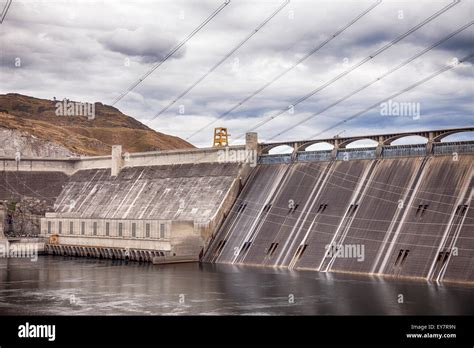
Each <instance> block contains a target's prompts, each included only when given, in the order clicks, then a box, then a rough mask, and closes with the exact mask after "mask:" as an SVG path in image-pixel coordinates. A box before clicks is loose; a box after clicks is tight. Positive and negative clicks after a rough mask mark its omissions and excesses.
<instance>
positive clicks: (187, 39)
mask: <svg viewBox="0 0 474 348" xmlns="http://www.w3.org/2000/svg"><path fill="white" fill-rule="evenodd" d="M229 3H230V0H225V1H224V3H223V4H221V5H220V6H219V7H218V8H217V9H216V10H215V11H214V12H213V13H211V15H209V17H207V18H206V19H205V20H204V21H203V22H202V23H201V24H199V25H198V26H197V27H196V28H195V29H194V30H193V31H192V32H191V33H190V34H188V36H186V38H185V39H184V40H183V41H181V42H180V43H179V44H178V45H177V46H175V47H174V48H173V49H172V50H171V51H170V52H168V54H167V55H166V56H165V57H164V58H162V59H161V61H159V62H158V63H156V64H155V65H154V66H153V67H152V68H151V69H150V70H148V71H147V72H146V73H145V74H144V75H143V76H142V77H141V78H139V79H138V80H137V81H135V82H134V83H133V84H132V85H131V86H130V87H128V88H127V89H126V90H125V91H124V92H122V94H120V95H119V96H118V97H117V98H115V100H114V101H113V103H112V105H115V104H117V103H118V102H119V101H120V100H121V99H122V98H123V97H125V96H126V95H127V94H128V93H129V92H130V91H131V90H133V89H134V88H135V87H137V86H138V85H139V84H140V83H142V82H143V80H145V79H146V78H147V77H148V76H150V75H151V74H152V73H153V72H154V71H155V70H156V69H157V68H158V67H160V66H161V65H162V64H163V63H164V62H165V61H166V60H168V58H170V57H171V56H172V55H173V54H174V53H176V51H178V50H179V49H180V48H181V47H182V46H183V45H184V44H185V43H186V42H188V41H189V40H190V39H191V38H192V37H193V36H194V35H195V34H196V33H197V32H199V31H200V30H201V29H202V28H203V27H204V26H205V25H206V24H207V23H209V22H210V21H211V20H212V19H213V18H214V17H215V16H217V14H218V13H219V12H221V11H222V10H223V9H224V7H226V6H227V5H228V4H229Z"/></svg>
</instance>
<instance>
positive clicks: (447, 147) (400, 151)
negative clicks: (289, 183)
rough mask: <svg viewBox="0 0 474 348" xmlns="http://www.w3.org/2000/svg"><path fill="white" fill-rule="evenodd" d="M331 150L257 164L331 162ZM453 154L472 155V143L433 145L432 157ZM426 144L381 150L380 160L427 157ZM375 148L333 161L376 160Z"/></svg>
mask: <svg viewBox="0 0 474 348" xmlns="http://www.w3.org/2000/svg"><path fill="white" fill-rule="evenodd" d="M333 152H334V151H333V150H322V151H298V152H297V153H296V154H295V156H293V155H292V154H274V155H268V154H264V155H260V156H259V163H261V164H272V163H290V162H292V161H293V160H296V161H297V162H318V161H331V160H334V158H333ZM454 153H474V141H462V142H449V143H434V144H433V152H432V154H433V155H452V154H454ZM427 155H428V152H427V147H426V144H411V145H390V146H383V147H382V148H381V153H380V158H397V157H419V156H427ZM376 158H377V148H375V147H365V148H352V149H339V150H338V151H337V154H336V158H335V160H337V161H348V160H356V159H376Z"/></svg>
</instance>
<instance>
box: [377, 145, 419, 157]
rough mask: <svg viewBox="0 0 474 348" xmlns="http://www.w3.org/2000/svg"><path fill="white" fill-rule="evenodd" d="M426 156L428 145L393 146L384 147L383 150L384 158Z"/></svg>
mask: <svg viewBox="0 0 474 348" xmlns="http://www.w3.org/2000/svg"><path fill="white" fill-rule="evenodd" d="M412 156H426V145H425V144H419V145H393V146H384V147H383V149H382V157H385V158H387V157H412Z"/></svg>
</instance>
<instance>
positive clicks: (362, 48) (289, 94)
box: [0, 0, 474, 146]
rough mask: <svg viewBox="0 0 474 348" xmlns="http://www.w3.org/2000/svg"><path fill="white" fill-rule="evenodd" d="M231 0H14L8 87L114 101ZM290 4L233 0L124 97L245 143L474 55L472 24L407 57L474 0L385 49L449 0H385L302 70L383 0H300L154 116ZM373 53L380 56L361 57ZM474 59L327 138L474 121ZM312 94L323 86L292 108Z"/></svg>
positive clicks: (173, 129)
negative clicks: (246, 136) (400, 109)
mask: <svg viewBox="0 0 474 348" xmlns="http://www.w3.org/2000/svg"><path fill="white" fill-rule="evenodd" d="M223 2H224V0H222V1H221V0H212V1H191V0H189V1H184V0H178V1H176V0H155V1H139V0H125V1H120V2H118V1H113V0H110V1H109V0H105V1H104V0H102V1H100V0H97V1H87V0H86V1H71V0H67V1H61V0H58V1H49V0H47V1H26V0H23V1H19V0H13V2H12V4H11V6H10V9H9V11H8V13H7V15H6V17H5V19H4V21H3V23H2V24H0V46H1V48H0V93H2V94H3V93H11V92H16V93H21V94H26V95H30V96H35V97H39V98H48V99H52V98H53V97H56V98H61V99H62V98H64V97H67V98H69V99H72V100H78V101H84V102H95V101H100V102H103V103H105V104H112V103H113V101H114V100H115V99H116V98H117V97H118V96H119V95H120V94H121V93H122V92H123V91H125V90H127V88H129V87H130V86H131V85H132V84H133V83H134V82H135V81H136V80H137V79H139V78H140V77H141V76H143V75H144V74H145V73H147V72H148V71H150V69H151V68H152V67H153V66H154V65H155V64H156V63H158V62H160V61H161V60H162V59H163V58H164V57H165V56H166V55H167V54H168V52H170V51H171V50H172V49H173V47H175V46H176V45H178V44H179V43H180V42H181V41H182V40H183V39H184V38H185V37H186V36H187V35H188V34H189V33H191V32H192V31H193V30H194V29H195V28H196V27H197V26H198V25H199V24H200V23H202V22H203V21H204V20H205V19H206V18H207V17H208V16H209V15H210V14H211V13H212V12H214V11H215V10H216V8H218V7H219V6H220V5H221V4H222V3H223ZM284 2H285V1H284V0H264V1H256V0H253V1H249V0H232V1H231V2H230V3H229V4H228V5H227V6H225V7H224V8H223V9H222V10H221V11H220V12H219V14H218V15H217V16H216V17H214V18H213V19H212V20H211V21H210V22H209V23H208V24H207V25H206V26H205V27H204V28H203V29H201V30H200V31H199V32H198V33H197V34H196V35H194V36H193V37H192V38H191V39H190V40H189V41H187V42H186V44H185V45H184V46H183V47H182V48H181V49H179V50H178V51H177V52H176V53H175V54H174V55H173V56H171V57H170V58H169V59H167V60H166V61H165V62H164V63H163V64H162V65H161V66H160V67H159V68H157V69H156V70H155V71H154V72H153V73H151V74H150V75H149V76H148V77H147V78H146V79H145V80H143V82H142V83H140V84H139V85H138V86H137V87H136V88H134V89H133V90H132V91H130V93H128V94H127V95H126V96H125V97H124V98H122V99H121V100H120V101H119V102H117V103H116V104H115V106H116V107H118V108H119V109H120V110H121V111H122V112H124V113H126V114H127V115H130V116H133V117H135V118H136V119H138V120H139V121H141V122H143V123H145V124H147V125H149V126H150V127H152V128H154V129H155V130H157V131H160V132H164V133H168V134H173V135H177V136H180V137H182V138H183V139H187V140H188V141H190V142H191V143H193V144H195V145H197V146H210V144H211V139H212V130H213V127H215V126H223V127H227V128H229V131H230V133H231V135H232V137H231V139H232V138H233V139H234V140H233V141H234V143H239V142H241V139H239V135H241V134H243V133H244V132H245V131H248V130H251V129H253V128H254V126H255V125H257V124H259V123H260V122H262V121H265V120H269V119H271V118H273V119H272V120H271V121H269V122H266V123H264V124H263V125H262V126H261V127H259V128H258V129H257V132H258V133H259V138H260V139H261V140H268V139H272V140H274V141H278V140H287V139H297V138H300V139H301V138H305V139H306V138H310V137H311V136H313V135H315V134H318V133H320V132H321V131H322V130H324V129H327V128H331V126H332V125H334V124H337V123H338V122H340V121H341V120H344V119H345V118H348V117H350V116H352V115H354V114H356V113H358V112H360V111H362V110H364V109H366V108H368V107H369V106H371V105H374V104H377V103H379V102H380V101H382V100H384V99H385V98H387V97H389V96H390V95H392V94H394V93H397V92H399V91H401V90H403V89H405V88H406V87H409V86H411V85H413V84H415V83H416V82H418V81H419V80H421V79H423V78H425V77H427V76H429V75H431V74H433V73H434V72H436V71H438V70H439V69H441V68H442V67H443V66H445V65H447V64H453V62H456V59H458V60H459V59H461V58H463V57H465V56H467V55H469V54H470V53H473V52H474V44H473V43H474V35H473V34H474V32H473V31H474V25H471V26H469V27H467V28H465V29H464V30H463V31H461V32H459V33H458V34H456V35H454V36H452V37H451V38H450V39H447V40H446V41H444V42H443V43H441V44H440V45H438V46H437V47H435V48H433V49H431V50H429V51H427V52H426V53H424V54H422V55H421V56H419V57H418V58H416V59H415V60H413V61H411V62H409V63H406V62H407V61H408V60H409V59H410V58H411V57H414V56H415V55H417V54H419V53H420V52H422V51H423V50H425V49H426V48H428V47H430V46H432V45H433V44H435V43H437V42H439V41H441V40H443V39H445V38H447V37H448V36H450V35H451V34H452V33H453V32H455V31H457V30H458V29H459V28H461V27H463V26H465V25H466V24H469V22H470V21H472V18H474V12H473V11H474V5H473V4H474V2H473V1H468V0H464V1H461V2H460V3H459V4H457V5H455V6H453V7H451V8H450V9H448V10H447V11H446V12H444V13H442V14H440V15H439V16H438V17H436V18H434V19H433V20H432V21H430V22H429V23H427V24H426V25H424V26H422V27H421V28H420V29H418V30H416V31H414V32H413V33H411V34H410V35H408V36H407V37H405V38H404V39H402V40H401V41H399V42H397V43H396V44H395V45H393V46H390V47H388V48H387V49H384V50H383V51H382V52H380V53H378V54H377V52H378V51H379V50H380V48H382V47H384V46H385V45H387V44H388V43H390V42H392V40H394V39H396V38H397V37H399V36H400V35H402V34H404V33H406V32H407V31H409V30H410V29H411V28H413V27H414V26H416V25H417V24H419V23H421V22H422V21H424V20H425V19H427V18H428V17H430V16H432V15H433V14H434V13H437V12H438V11H440V10H441V9H443V8H445V7H447V6H448V5H449V4H451V3H452V1H450V0H442V1H441V0H439V1H438V0H430V1H416V2H415V1H408V0H407V1H390V0H385V1H382V2H381V3H380V4H379V5H377V6H375V7H374V8H373V9H372V10H371V11H369V12H368V13H366V14H365V15H363V16H362V17H361V18H360V19H358V20H357V21H356V22H355V23H354V24H353V25H351V26H350V27H349V28H347V29H346V30H344V31H343V32H342V33H340V34H339V35H337V36H336V37H334V38H333V39H331V40H330V41H329V42H328V43H327V44H326V45H324V46H323V47H322V48H321V49H319V50H318V51H317V52H315V53H314V54H312V55H311V56H309V57H308V58H307V59H304V60H303V61H302V62H301V63H300V64H298V65H296V66H295V67H294V68H293V69H291V68H292V67H293V66H294V65H295V64H296V62H297V61H298V60H300V59H301V58H303V57H305V56H306V55H307V54H308V52H310V51H311V50H313V49H314V48H316V47H318V46H320V45H321V43H323V42H325V41H326V40H327V39H328V38H331V37H332V36H333V35H334V34H336V33H337V32H338V31H339V30H340V29H341V28H343V27H345V26H347V24H348V23H350V22H351V21H353V20H354V19H355V18H357V17H358V16H359V15H360V14H361V13H363V12H365V11H366V10H367V9H368V8H370V7H371V6H372V5H373V4H374V3H375V1H374V0H359V1H349V0H336V1H335V0H331V1H307V0H292V1H291V2H290V3H289V4H288V5H286V6H285V7H284V8H283V9H282V10H281V11H280V12H279V13H278V14H277V15H276V16H275V17H274V18H273V19H271V20H270V21H269V22H268V23H267V24H266V25H265V26H263V27H262V28H261V29H260V30H259V31H258V32H257V33H255V35H253V36H252V38H251V39H250V40H248V41H247V42H246V43H245V44H244V45H243V46H242V47H241V48H239V49H238V50H237V51H236V52H235V53H234V54H232V55H231V56H229V57H228V58H227V59H226V60H225V61H224V62H223V63H222V64H221V65H219V66H218V67H217V68H216V69H215V70H214V71H213V72H212V73H211V74H209V75H208V76H207V77H206V78H205V79H204V80H203V81H202V82H200V83H199V84H197V85H196V87H195V88H194V89H192V90H191V91H190V92H189V93H187V94H186V95H185V96H184V97H183V98H181V99H180V100H178V101H177V102H176V103H175V104H174V105H173V106H172V107H170V108H169V109H168V110H167V111H166V112H165V113H163V114H161V115H160V116H159V117H155V115H156V114H157V113H158V112H159V111H160V110H161V109H162V108H163V107H164V106H166V105H167V104H168V103H169V102H170V101H172V100H173V99H174V98H175V97H176V96H177V95H179V94H180V93H181V92H183V91H184V90H185V89H186V88H187V87H189V86H190V85H191V84H193V83H194V82H195V81H196V80H197V79H199V78H200V77H202V76H203V75H204V74H206V72H207V71H208V70H209V69H210V68H212V67H213V66H214V65H215V64H216V63H217V62H218V61H220V60H221V59H222V58H223V57H225V56H226V55H227V54H228V53H229V52H230V51H231V50H232V49H234V48H235V47H236V46H237V45H238V44H239V43H240V42H241V41H242V40H243V39H245V38H246V37H247V36H248V35H250V33H252V32H253V31H254V30H255V29H256V28H257V27H258V26H259V25H260V24H261V23H262V22H263V21H264V20H265V19H266V18H268V17H269V16H270V15H271V14H272V13H273V12H274V11H275V10H276V9H277V8H278V7H279V6H280V5H281V4H282V3H284ZM6 3H7V0H0V7H1V8H2V9H3V6H4V4H6ZM0 10H1V9H0ZM0 13H1V12H0ZM370 56H373V58H372V59H368V60H367V62H365V63H363V64H361V65H360V66H357V65H358V64H359V62H361V61H363V60H364V59H366V58H367V57H370ZM473 63H474V58H472V59H471V61H468V62H465V63H461V64H457V65H456V67H455V68H454V69H451V70H449V71H447V72H444V73H442V74H441V75H439V76H437V77H435V78H433V79H431V80H430V81H428V82H426V83H425V84H422V85H420V86H418V87H416V88H414V89H412V90H410V91H409V92H407V93H405V94H402V95H400V96H398V97H396V98H394V99H393V102H394V103H395V104H396V103H414V104H410V105H412V106H413V107H414V108H413V109H412V110H411V111H410V110H409V111H410V114H408V115H405V116H396V110H395V109H390V110H391V111H390V112H391V114H388V115H387V114H384V113H383V112H381V110H382V109H381V107H380V106H378V107H376V108H374V109H372V110H371V111H369V112H367V113H364V114H363V115H361V116H360V117H358V118H356V119H354V120H351V121H348V122H346V123H345V124H343V125H341V126H338V127H335V128H331V129H330V130H328V131H327V132H325V133H322V134H321V135H319V137H332V136H334V135H336V134H338V133H341V132H344V131H345V132H344V133H342V134H344V135H355V134H363V133H377V132H392V131H398V130H400V131H402V130H406V131H411V130H415V129H432V128H443V127H460V126H472V125H474V115H473V110H474V105H473V104H474V103H473V99H474V98H473V92H474V84H473V81H474V72H473V68H472V64H473ZM400 64H403V66H402V67H401V68H399V69H397V70H396V71H394V72H393V73H391V74H389V75H387V76H385V77H383V78H382V79H380V80H378V81H376V82H375V83H373V84H372V85H370V86H369V87H367V88H365V89H363V90H362V91H360V92H359V93H357V94H355V95H353V96H351V97H350V98H348V99H347V100H344V101H343V102H340V103H339V104H337V105H335V106H334V107H332V108H329V109H327V110H326V111H325V112H323V113H321V114H319V115H317V116H315V117H313V118H310V119H309V120H308V121H306V122H303V123H302V122H301V121H302V120H305V119H307V118H308V116H310V115H312V114H314V113H317V112H318V111H320V110H323V109H325V108H327V106H329V105H331V104H333V103H334V102H335V101H337V100H338V99H340V98H341V97H343V96H345V95H349V94H350V93H352V92H354V91H356V90H357V89H358V88H360V87H362V86H364V85H366V84H368V83H369V82H371V81H374V80H376V79H377V78H378V77H380V76H383V75H384V74H385V73H386V72H388V71H390V70H391V69H393V68H394V67H396V66H398V65H400ZM355 66H356V68H354V67H355ZM290 69H291V70H290ZM351 69H352V70H351ZM348 70H351V71H350V72H349V73H347V74H345V75H344V76H343V77H341V78H339V79H337V80H335V77H337V76H339V75H340V74H343V73H344V72H346V71H348ZM285 71H288V72H287V73H286V74H283V76H282V77H281V78H279V79H277V80H276V81H275V82H274V83H272V84H271V85H269V86H268V87H267V88H265V89H264V90H263V91H261V92H260V93H258V94H257V95H255V96H254V97H253V98H251V99H249V100H247V101H246V102H244V103H242V105H240V106H239V107H237V108H235V110H233V111H232V112H230V113H229V114H227V115H226V116H225V117H222V118H220V119H218V120H217V121H216V119H217V118H219V117H220V115H222V114H223V113H225V112H226V111H227V110H229V109H231V108H233V107H234V106H236V104H238V103H239V102H240V101H241V100H243V99H244V98H246V97H248V96H249V95H251V94H252V93H253V92H255V91H256V90H258V89H259V88H261V87H262V86H264V85H265V84H266V83H268V82H269V81H272V80H274V79H275V77H276V76H278V75H280V74H282V73H283V72H285ZM332 80H335V81H334V82H332V83H329V84H328V82H331V81H332ZM320 87H324V88H320ZM318 89H319V90H318ZM311 91H317V92H316V93H315V94H314V95H312V96H310V97H308V98H307V99H305V100H304V101H301V102H300V103H298V104H297V105H295V106H294V107H293V108H290V110H288V107H289V106H290V105H294V104H295V103H296V101H298V100H299V99H300V98H302V97H303V96H305V95H308V93H310V92H311ZM395 104H392V105H395ZM398 105H400V104H398ZM407 105H408V104H407ZM418 108H419V109H418ZM285 109H286V110H287V111H285V112H281V111H282V110H285ZM417 110H419V117H417V115H418V114H417V112H418V111H417ZM280 113H281V115H278V116H277V117H274V116H275V115H277V114H280ZM213 121H215V122H213ZM292 126H295V127H293V128H292V129H291V130H288V131H286V130H287V129H288V128H289V127H292ZM202 128H203V130H202V131H200V132H196V131H198V130H200V129H202ZM280 133H281V134H280ZM278 134H280V135H278Z"/></svg>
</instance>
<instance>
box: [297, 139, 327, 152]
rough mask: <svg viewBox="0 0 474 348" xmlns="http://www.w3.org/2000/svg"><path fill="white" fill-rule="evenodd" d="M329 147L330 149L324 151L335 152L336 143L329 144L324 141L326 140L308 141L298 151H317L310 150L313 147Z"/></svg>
mask: <svg viewBox="0 0 474 348" xmlns="http://www.w3.org/2000/svg"><path fill="white" fill-rule="evenodd" d="M319 144H321V145H329V147H330V148H328V149H324V150H333V149H334V142H329V141H324V140H314V141H308V142H305V143H303V144H301V145H300V146H299V147H298V151H316V149H311V150H310V149H309V148H310V147H311V146H313V145H319Z"/></svg>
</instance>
